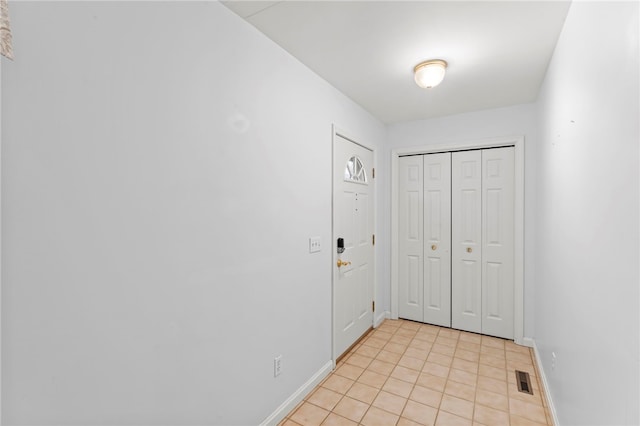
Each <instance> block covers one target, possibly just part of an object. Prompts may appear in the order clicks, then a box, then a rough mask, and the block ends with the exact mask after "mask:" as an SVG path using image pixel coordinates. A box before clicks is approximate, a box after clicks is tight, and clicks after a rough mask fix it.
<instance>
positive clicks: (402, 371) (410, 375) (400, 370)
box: [391, 365, 420, 383]
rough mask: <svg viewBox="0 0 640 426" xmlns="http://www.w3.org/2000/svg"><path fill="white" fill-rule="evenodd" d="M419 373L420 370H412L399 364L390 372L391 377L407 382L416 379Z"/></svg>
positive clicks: (412, 381) (413, 381)
mask: <svg viewBox="0 0 640 426" xmlns="http://www.w3.org/2000/svg"><path fill="white" fill-rule="evenodd" d="M419 375H420V372H419V371H418V370H412V369H410V368H407V367H403V366H401V365H398V366H397V367H396V368H394V369H393V371H392V372H391V377H393V378H396V379H400V380H402V381H405V382H408V383H415V382H416V380H418V376H419Z"/></svg>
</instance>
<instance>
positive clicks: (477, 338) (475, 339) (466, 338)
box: [458, 331, 482, 345]
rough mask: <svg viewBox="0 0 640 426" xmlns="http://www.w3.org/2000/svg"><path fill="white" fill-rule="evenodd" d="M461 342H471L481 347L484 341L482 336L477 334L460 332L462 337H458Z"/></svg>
mask: <svg viewBox="0 0 640 426" xmlns="http://www.w3.org/2000/svg"><path fill="white" fill-rule="evenodd" d="M458 340H459V342H469V343H475V344H477V345H480V342H481V341H482V336H481V335H479V334H475V333H469V332H467V331H462V332H460V336H459V337H458Z"/></svg>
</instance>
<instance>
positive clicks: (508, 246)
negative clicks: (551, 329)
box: [482, 147, 515, 339]
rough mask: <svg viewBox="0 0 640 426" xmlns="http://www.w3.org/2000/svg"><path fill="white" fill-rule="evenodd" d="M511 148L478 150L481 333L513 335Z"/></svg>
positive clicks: (510, 336) (503, 335)
mask: <svg viewBox="0 0 640 426" xmlns="http://www.w3.org/2000/svg"><path fill="white" fill-rule="evenodd" d="M514 190H515V187H514V149H513V148H512V147H507V148H496V149H486V150H483V151H482V333H483V334H488V335H491V336H498V337H504V338H505V339H513V335H514V333H513V297H514V294H513V288H514V280H515V275H514V272H515V271H514V249H515V246H514V232H515V231H514V214H515V210H514V206H515V204H514V202H515V201H514V199H515V192H514Z"/></svg>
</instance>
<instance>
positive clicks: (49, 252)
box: [2, 2, 385, 425]
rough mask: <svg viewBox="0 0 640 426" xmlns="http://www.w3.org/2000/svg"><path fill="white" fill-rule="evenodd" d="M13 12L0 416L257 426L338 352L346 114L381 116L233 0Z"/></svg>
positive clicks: (365, 136) (351, 122) (361, 128)
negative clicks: (334, 204)
mask: <svg viewBox="0 0 640 426" xmlns="http://www.w3.org/2000/svg"><path fill="white" fill-rule="evenodd" d="M11 18H12V28H13V32H14V43H15V44H14V50H15V54H16V60H15V62H4V63H3V73H2V230H3V235H2V245H3V252H2V266H3V268H2V287H3V288H2V291H3V294H2V408H3V412H2V420H3V424H7V425H8V424H65V425H72V424H83V425H88V424H114V425H115V424H176V425H177V424H180V425H188V424H245V425H246V424H256V423H259V422H260V421H262V420H263V419H265V418H266V417H267V416H268V415H269V414H271V413H272V412H273V411H274V410H275V409H276V407H278V406H279V405H280V404H281V403H282V402H283V401H284V400H285V399H286V398H287V397H289V396H290V395H291V394H292V393H293V392H294V391H295V390H296V389H297V388H298V387H299V386H301V385H302V384H303V383H304V382H305V381H306V380H307V379H309V378H310V377H311V376H312V375H313V374H314V373H315V372H317V371H318V370H319V369H320V368H321V367H322V366H323V365H324V364H325V363H326V362H327V361H328V360H329V359H330V356H331V353H330V351H331V346H330V343H331V318H330V315H331V301H330V297H331V268H330V265H331V247H332V244H331V124H332V123H336V124H337V125H338V126H340V127H341V128H342V129H344V130H346V131H348V132H349V133H350V134H352V135H356V136H358V137H360V138H361V140H362V141H364V142H366V143H368V144H371V145H373V146H379V145H380V144H381V143H382V142H383V141H384V135H385V129H384V126H383V125H382V124H381V123H380V122H378V121H377V120H375V119H373V118H372V117H371V116H370V115H369V114H368V113H366V112H365V111H363V110H362V109H361V108H360V107H358V106H356V105H355V104H354V103H352V102H351V101H350V100H348V99H347V98H345V97H344V96H343V95H342V94H340V93H339V92H338V91H337V90H335V89H334V88H332V87H331V86H329V85H328V84H327V83H326V82H325V81H324V80H322V79H320V78H319V77H317V76H316V75H315V74H313V73H312V72H311V71H309V70H308V69H307V68H305V67H304V66H303V65H301V64H300V63H299V62H298V61H297V60H295V59H293V58H292V57H291V56H290V55H289V54H287V53H285V52H284V51H283V50H282V49H280V48H279V47H277V46H276V45H275V44H274V43H272V42H271V41H270V40H268V39H267V38H266V37H264V36H263V35H261V34H259V33H258V32H257V31H256V30H255V29H253V28H252V27H250V26H249V25H248V24H246V23H244V22H243V21H241V20H240V19H239V18H238V17H237V16H235V15H234V14H233V13H231V12H230V11H228V10H227V9H226V8H225V7H223V6H221V5H220V4H219V3H217V2H206V3H204V2H203V3H196V2H189V3H183V2H130V3H124V2H122V3H112V2H108V3H99V2H64V3H63V2H42V3H12V4H11ZM309 236H320V237H321V238H322V241H323V243H324V247H325V249H324V250H323V251H322V252H321V253H319V254H313V255H310V254H308V240H307V239H308V237H309ZM279 354H282V355H283V373H282V375H281V376H279V377H278V378H277V379H276V378H274V377H273V358H274V357H275V356H276V355H279Z"/></svg>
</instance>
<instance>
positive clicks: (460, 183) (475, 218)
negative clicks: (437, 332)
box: [451, 151, 482, 333]
mask: <svg viewBox="0 0 640 426" xmlns="http://www.w3.org/2000/svg"><path fill="white" fill-rule="evenodd" d="M451 213H452V214H451V297H452V300H451V326H452V327H453V328H458V329H461V330H467V331H472V332H476V333H480V332H481V331H482V314H481V313H482V153H481V151H461V152H454V153H452V154H451Z"/></svg>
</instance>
